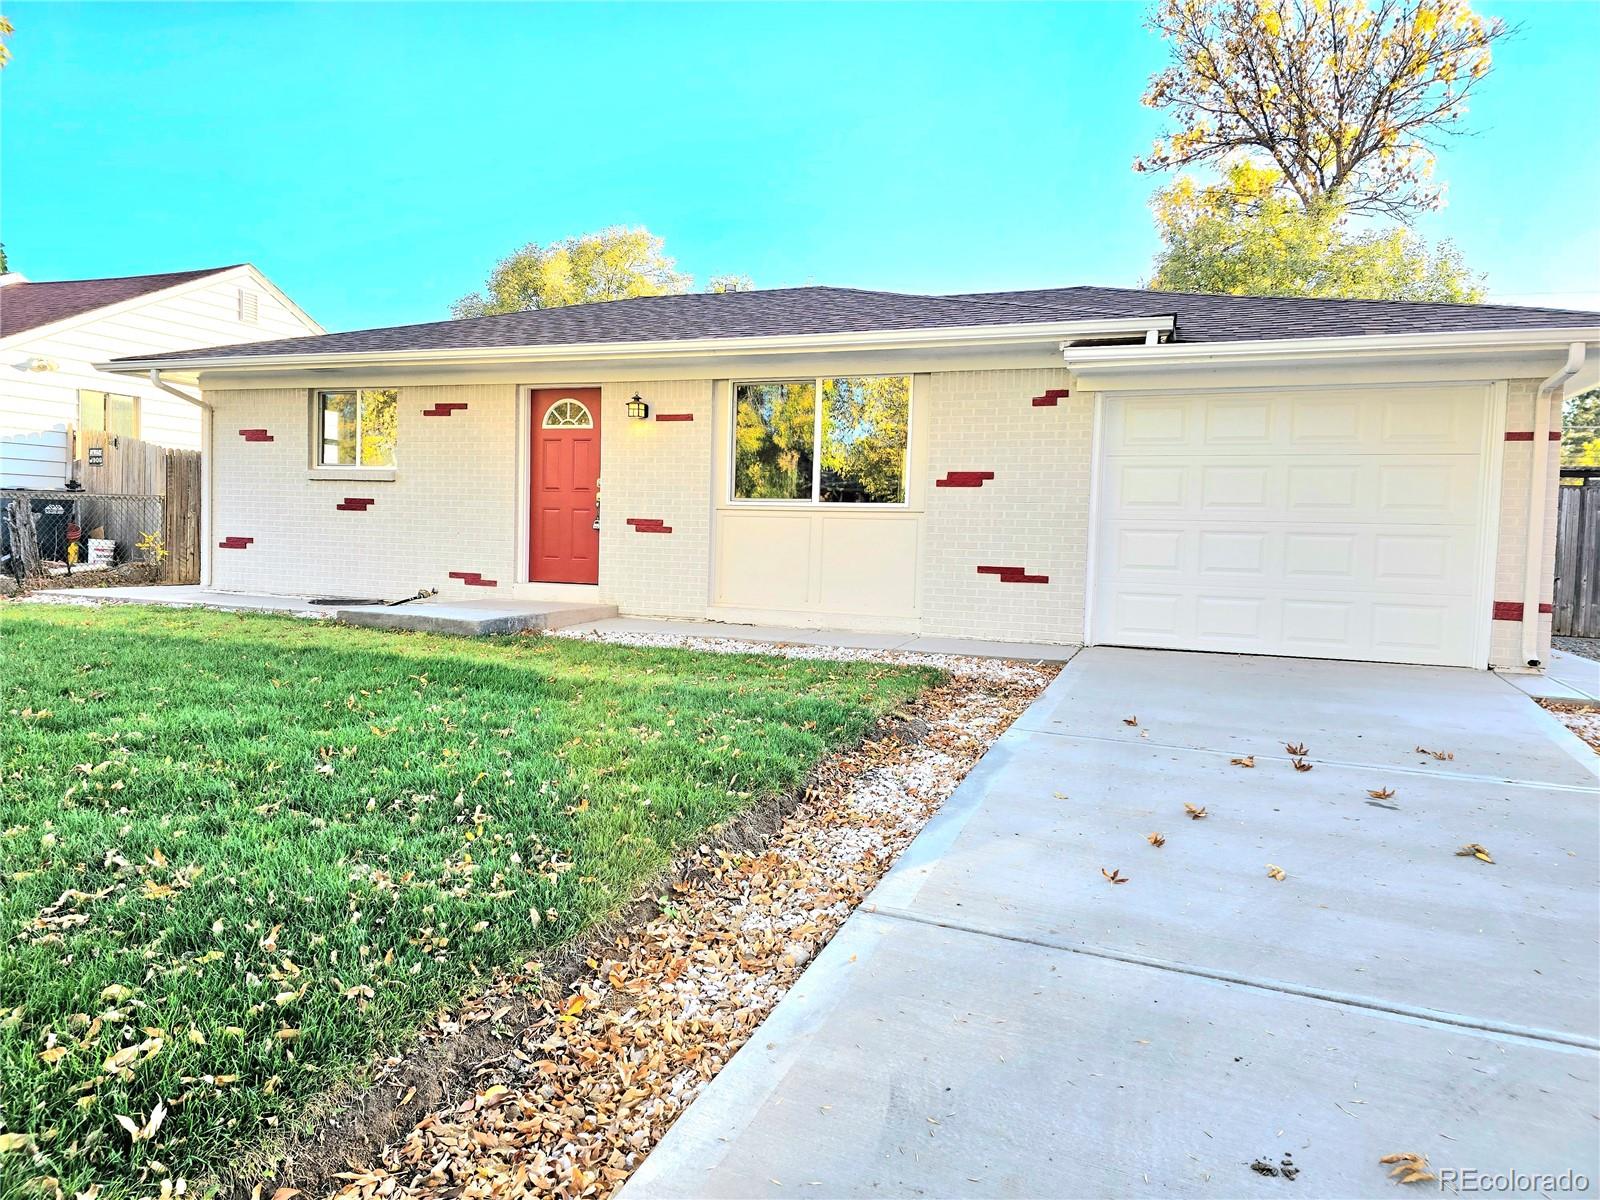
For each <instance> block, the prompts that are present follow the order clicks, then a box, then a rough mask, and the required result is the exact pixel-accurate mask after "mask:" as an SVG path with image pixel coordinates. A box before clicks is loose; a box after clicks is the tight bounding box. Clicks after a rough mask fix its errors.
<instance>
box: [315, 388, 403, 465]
mask: <svg viewBox="0 0 1600 1200" xmlns="http://www.w3.org/2000/svg"><path fill="white" fill-rule="evenodd" d="M315 404H316V421H317V433H318V438H317V465H318V466H319V467H393V466H394V443H395V418H396V414H397V411H398V409H399V393H398V392H397V391H396V390H395V389H394V388H345V389H341V390H339V391H327V392H318V393H316V400H315Z"/></svg>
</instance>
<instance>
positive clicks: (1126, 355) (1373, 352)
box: [1061, 325, 1600, 370]
mask: <svg viewBox="0 0 1600 1200" xmlns="http://www.w3.org/2000/svg"><path fill="white" fill-rule="evenodd" d="M1575 340H1582V341H1585V342H1593V341H1600V325H1596V326H1580V327H1574V328H1550V329H1499V330H1479V331H1477V332H1459V331H1458V332H1452V333H1386V334H1354V335H1349V336H1341V337H1298V338H1262V339H1259V340H1253V341H1240V342H1162V343H1160V344H1159V345H1131V346H1063V347H1062V351H1061V357H1062V358H1063V359H1064V360H1065V361H1066V363H1067V365H1068V366H1071V367H1094V368H1096V369H1097V370H1111V369H1116V368H1122V367H1127V368H1130V369H1131V368H1141V369H1142V368H1147V367H1165V366H1172V367H1177V366H1185V367H1193V366H1196V365H1201V364H1205V363H1239V362H1273V361H1277V360H1281V359H1294V360H1296V361H1301V362H1303V361H1306V360H1307V359H1308V358H1315V357H1328V358H1333V357H1337V358H1339V359H1341V360H1344V361H1349V360H1350V359H1352V358H1358V359H1359V358H1388V357H1393V356H1394V355H1397V354H1417V353H1419V352H1420V353H1426V352H1429V351H1435V352H1441V351H1442V352H1449V353H1451V354H1453V355H1454V354H1473V353H1485V354H1488V353H1499V352H1503V351H1506V350H1515V349H1537V348H1540V347H1548V346H1555V345H1566V344H1568V343H1570V342H1572V341H1575Z"/></svg>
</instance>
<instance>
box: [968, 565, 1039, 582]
mask: <svg viewBox="0 0 1600 1200" xmlns="http://www.w3.org/2000/svg"><path fill="white" fill-rule="evenodd" d="M978 574H979V575H998V576H999V577H1000V582H1001V583H1049V582H1050V576H1048V575H1029V574H1028V569H1027V568H1026V567H979V568H978Z"/></svg>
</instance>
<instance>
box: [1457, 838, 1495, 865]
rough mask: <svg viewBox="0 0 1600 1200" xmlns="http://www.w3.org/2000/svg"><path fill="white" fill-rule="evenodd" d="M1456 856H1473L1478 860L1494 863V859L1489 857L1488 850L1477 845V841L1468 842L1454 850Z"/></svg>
mask: <svg viewBox="0 0 1600 1200" xmlns="http://www.w3.org/2000/svg"><path fill="white" fill-rule="evenodd" d="M1456 857H1457V858H1475V859H1477V860H1478V861H1479V862H1486V863H1489V864H1491V865H1492V864H1493V863H1494V859H1493V858H1491V857H1490V855H1489V852H1488V851H1487V850H1485V849H1484V848H1483V847H1482V846H1480V845H1478V843H1477V842H1468V843H1467V844H1466V845H1465V846H1463V847H1461V849H1459V850H1457V851H1456Z"/></svg>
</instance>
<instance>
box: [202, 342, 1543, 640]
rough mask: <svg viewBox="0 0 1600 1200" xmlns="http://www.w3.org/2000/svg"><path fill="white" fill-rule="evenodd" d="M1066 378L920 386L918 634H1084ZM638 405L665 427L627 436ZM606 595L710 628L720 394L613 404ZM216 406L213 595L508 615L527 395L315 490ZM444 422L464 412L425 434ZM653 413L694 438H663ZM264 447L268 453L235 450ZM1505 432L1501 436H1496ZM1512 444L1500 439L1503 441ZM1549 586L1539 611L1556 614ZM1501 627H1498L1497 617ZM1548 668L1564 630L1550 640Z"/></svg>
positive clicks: (1526, 417)
mask: <svg viewBox="0 0 1600 1200" xmlns="http://www.w3.org/2000/svg"><path fill="white" fill-rule="evenodd" d="M1067 378H1068V377H1067V372H1066V371H1064V370H984V371H957V372H936V373H933V374H930V375H927V376H925V377H924V379H925V382H924V383H923V384H919V387H922V388H923V391H920V392H919V394H918V402H919V403H920V404H925V405H927V409H926V412H927V414H928V420H927V424H926V427H925V428H926V433H925V435H924V436H926V438H927V454H926V459H925V465H924V472H925V473H924V475H923V477H922V480H921V485H922V486H921V491H922V495H923V496H924V498H925V514H924V517H923V530H922V546H923V551H922V554H921V564H922V565H921V568H920V571H921V577H920V579H919V588H920V604H921V611H922V618H921V626H922V630H923V632H925V633H929V634H943V635H951V636H967V637H984V638H995V639H1005V640H1019V641H1020V640H1026V641H1044V642H1054V643H1065V644H1070V643H1074V642H1077V641H1079V640H1081V638H1082V634H1083V613H1084V594H1085V586H1086V582H1087V580H1086V573H1087V548H1088V539H1089V502H1090V473H1091V459H1092V451H1093V448H1092V445H1091V438H1092V424H1093V397H1092V395H1090V394H1088V393H1084V394H1079V395H1073V396H1070V397H1068V398H1065V399H1062V400H1060V401H1059V402H1058V403H1057V404H1056V405H1055V406H1054V407H1035V406H1034V405H1033V404H1032V398H1033V397H1034V396H1039V395H1042V394H1043V393H1044V392H1045V391H1046V390H1049V389H1064V388H1066V387H1067V386H1068V382H1067ZM1536 387H1537V382H1536V381H1534V380H1513V381H1511V382H1510V384H1509V386H1508V405H1507V416H1506V426H1505V428H1506V429H1508V430H1526V429H1531V428H1532V424H1533V413H1532V406H1533V396H1534V392H1535V389H1536ZM635 392H638V393H639V394H640V395H641V396H643V397H644V398H645V399H646V400H647V401H648V402H649V403H650V406H651V418H652V419H650V420H648V421H633V420H630V419H629V418H628V416H627V413H626V407H625V406H626V404H627V401H628V398H629V397H631V396H632V395H633V394H634V393H635ZM601 394H602V401H601V403H602V412H603V417H602V432H601V436H602V451H601V478H602V490H601V503H602V523H601V535H600V594H601V598H602V599H604V600H606V601H608V602H610V603H614V604H616V605H617V606H618V607H619V608H620V609H621V610H622V611H623V612H625V613H636V614H640V615H650V616H673V617H691V618H693V617H703V616H705V614H706V608H707V603H708V601H709V598H710V570H711V566H710V564H711V559H712V547H711V534H712V510H713V502H712V495H711V490H712V485H713V484H712V481H713V477H714V474H713V470H712V465H713V459H714V456H715V455H716V454H719V453H722V452H724V450H725V447H720V446H714V445H713V444H712V443H713V438H714V432H715V431H714V422H713V419H712V417H713V413H712V396H713V390H712V382H711V381H710V380H671V381H649V380H642V381H637V382H632V383H611V384H605V385H603V387H602V393H601ZM207 399H208V400H210V401H211V402H212V403H213V404H214V405H215V406H216V420H215V439H214V443H215V444H214V489H215V504H216V513H215V520H214V528H213V539H212V540H213V545H214V546H215V543H216V542H218V541H221V540H223V539H225V538H228V537H249V538H253V539H254V540H253V541H252V543H251V544H250V545H249V547H248V548H247V549H243V550H224V549H216V548H213V551H212V554H213V562H214V574H213V580H214V584H215V586H217V587H219V588H225V589H232V590H240V591H266V592H300V593H317V594H327V595H344V596H384V597H391V596H402V595H407V594H410V593H412V592H414V591H416V590H417V589H418V588H422V587H436V588H439V589H440V591H441V593H442V594H444V595H447V596H463V597H467V596H470V597H478V598H482V597H487V596H495V595H501V596H503V595H505V594H506V591H505V590H504V589H505V588H506V586H507V585H509V584H513V583H515V582H517V567H516V564H517V557H518V553H517V551H518V546H517V543H518V540H519V535H518V525H519V512H518V508H519V505H520V504H522V503H524V502H525V500H524V498H523V489H522V487H521V485H520V483H521V481H520V480H519V478H518V472H519V471H520V470H522V469H524V466H523V463H522V459H521V456H519V453H518V444H517V443H518V439H519V436H521V435H520V434H519V426H518V422H517V388H516V387H515V385H513V384H472V385H455V386H443V387H439V386H430V387H404V388H401V389H400V412H399V441H398V448H397V452H396V454H397V459H398V470H397V472H396V478H395V479H394V480H393V481H387V482H383V481H372V480H361V481H358V480H335V479H327V478H318V477H312V473H311V470H310V462H311V451H310V445H309V440H310V434H311V420H310V410H309V404H310V400H309V393H308V392H307V391H306V390H304V389H299V388H294V389H285V388H278V389H248V390H246V389H240V390H223V391H208V392H207ZM443 401H454V402H457V403H465V404H466V405H467V408H466V409H465V410H462V411H458V412H455V413H453V414H452V415H450V416H448V417H423V416H422V415H421V413H422V410H423V409H425V408H429V407H432V406H433V405H435V404H438V403H440V402H443ZM661 413H691V414H693V416H694V420H692V421H679V422H661V421H656V420H655V419H654V418H655V416H656V415H658V414H661ZM249 428H265V429H267V430H269V431H270V432H271V434H272V435H273V438H274V440H273V441H271V442H246V441H245V440H244V439H243V438H241V437H240V436H239V432H238V431H239V430H240V429H249ZM1503 432H1504V431H1499V433H1500V434H1503ZM1497 436H1498V435H1497ZM1535 449H1540V448H1536V447H1534V446H1533V445H1532V443H1529V442H1506V443H1505V445H1504V469H1503V478H1502V487H1501V510H1500V513H1499V521H1498V531H1497V533H1498V537H1497V540H1498V545H1497V553H1496V560H1495V581H1496V582H1495V591H1494V597H1493V598H1494V599H1495V600H1499V601H1520V600H1521V599H1522V574H1523V562H1524V558H1523V550H1524V535H1525V529H1526V520H1527V489H1528V471H1529V464H1530V462H1531V455H1532V453H1533V452H1534V450H1535ZM1542 450H1543V452H1544V453H1547V454H1548V455H1549V456H1550V470H1549V480H1550V482H1549V493H1550V505H1549V511H1550V514H1551V515H1550V521H1549V524H1548V527H1547V530H1546V536H1545V541H1544V546H1543V554H1544V557H1545V562H1546V564H1547V569H1546V571H1545V575H1546V578H1547V579H1548V578H1549V576H1550V575H1551V574H1552V572H1553V564H1554V553H1555V518H1554V512H1555V504H1554V498H1555V491H1556V488H1557V486H1558V482H1557V480H1558V476H1557V471H1556V465H1557V462H1558V460H1559V448H1558V445H1557V443H1555V442H1549V443H1546V444H1545V445H1544V446H1543V447H1542ZM951 471H993V472H994V474H995V478H994V479H992V480H988V481H986V482H984V484H983V485H982V486H981V487H951V488H940V487H936V486H935V482H936V481H937V480H939V479H941V478H943V477H944V476H945V475H946V474H947V473H948V472H951ZM346 497H371V498H372V499H373V500H374V504H373V505H372V506H371V508H370V509H368V510H367V511H366V512H341V511H339V510H338V509H337V508H336V505H337V504H338V503H339V502H340V501H342V500H343V499H345V498H346ZM629 517H640V518H647V519H656V520H661V521H663V522H665V523H666V525H668V526H670V527H671V529H672V532H671V533H670V534H657V533H640V532H638V531H636V530H635V529H633V528H632V527H630V526H629V525H628V524H627V519H628V518H629ZM979 566H1006V567H1020V568H1022V569H1023V570H1025V571H1026V572H1027V573H1028V574H1030V575H1048V576H1049V578H1050V582H1049V583H1047V584H1032V583H1005V582H1003V581H1002V580H1001V579H1000V578H998V577H996V576H994V575H980V574H978V572H977V568H978V567H979ZM451 571H476V572H479V573H481V574H482V575H483V576H484V577H486V578H490V579H495V580H497V581H499V583H500V584H501V588H500V589H489V588H476V587H468V586H466V585H465V584H462V583H459V582H457V581H454V580H451V579H449V578H448V575H449V572H451ZM1548 586H1549V585H1548V583H1547V585H1546V588H1547V590H1546V594H1545V597H1544V598H1545V600H1546V601H1548V600H1549V599H1550V596H1549V592H1548ZM1484 619H1486V620H1487V619H1489V614H1485V615H1484ZM1540 627H1541V649H1540V655H1541V657H1544V656H1547V655H1548V646H1549V630H1550V618H1549V617H1548V616H1543V617H1541V618H1540ZM1490 628H1491V650H1490V653H1491V662H1492V663H1493V664H1494V665H1496V666H1501V667H1512V668H1516V667H1517V666H1519V665H1520V663H1521V661H1522V651H1521V644H1520V638H1521V628H1522V627H1521V625H1520V623H1518V622H1512V621H1491V626H1490Z"/></svg>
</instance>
